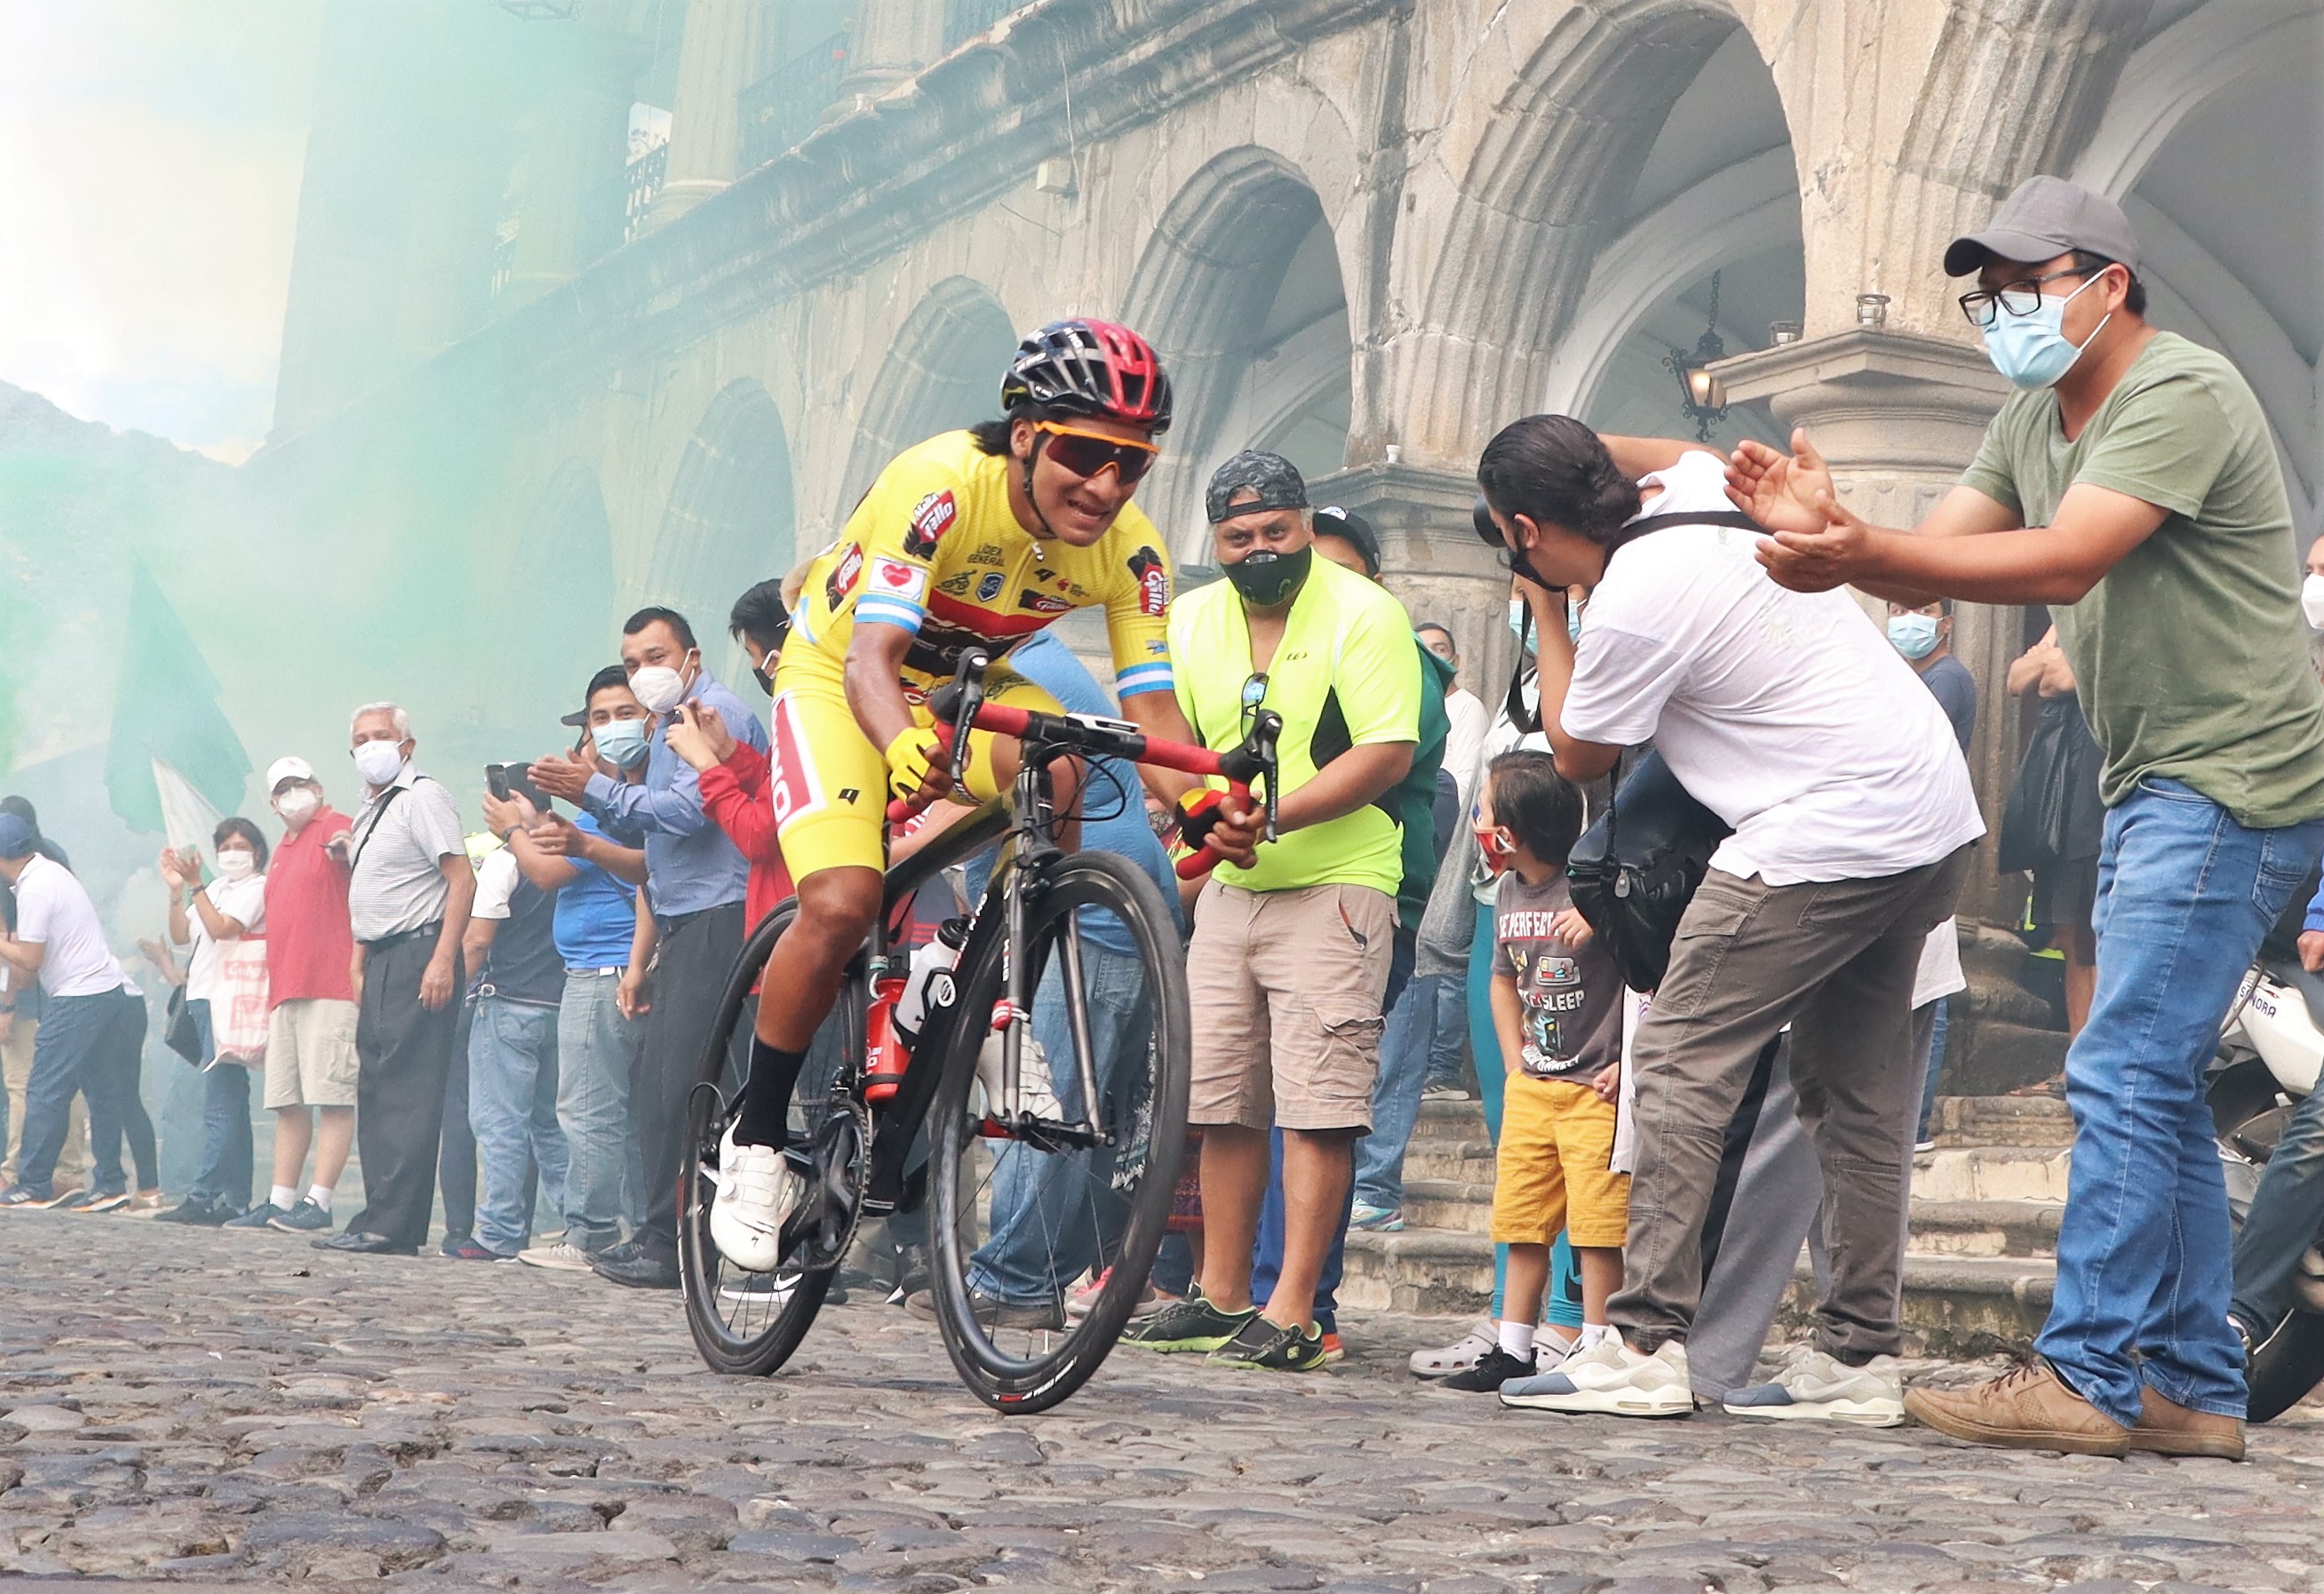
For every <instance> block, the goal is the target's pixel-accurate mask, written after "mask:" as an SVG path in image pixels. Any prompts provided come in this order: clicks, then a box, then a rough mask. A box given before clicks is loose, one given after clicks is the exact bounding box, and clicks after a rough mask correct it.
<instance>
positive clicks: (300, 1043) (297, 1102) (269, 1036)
mask: <svg viewBox="0 0 2324 1594" xmlns="http://www.w3.org/2000/svg"><path fill="white" fill-rule="evenodd" d="M266 1105H267V1106H268V1107H270V1108H273V1107H353V1106H354V1105H355V1003H353V1002H343V1001H334V1000H331V999H329V998H328V997H320V996H318V997H302V998H300V999H299V1000H293V1001H287V1002H278V1003H276V1004H275V1008H274V1011H273V1012H272V1013H270V1014H268V1015H267V1018H266Z"/></svg>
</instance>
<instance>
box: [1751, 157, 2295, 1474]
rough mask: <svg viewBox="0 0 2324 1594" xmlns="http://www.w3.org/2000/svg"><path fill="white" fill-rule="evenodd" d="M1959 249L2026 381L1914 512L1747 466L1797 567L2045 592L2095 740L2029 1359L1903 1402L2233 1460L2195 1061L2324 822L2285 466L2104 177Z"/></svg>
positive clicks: (2033, 595)
mask: <svg viewBox="0 0 2324 1594" xmlns="http://www.w3.org/2000/svg"><path fill="white" fill-rule="evenodd" d="M1944 264H1945V270H1946V272H1948V273H1949V274H1950V275H1954V276H1962V275H1966V274H1968V273H1969V272H1976V273H1977V276H1978V284H1977V288H1976V290H1974V291H1972V292H1969V293H1966V294H1963V295H1962V296H1961V300H1960V304H1961V309H1962V310H1963V312H1964V313H1966V314H1967V315H1968V317H1969V322H1970V324H1971V325H1972V326H1974V327H1977V328H1978V330H1979V331H1980V332H1981V333H1982V334H1983V335H1984V337H1985V343H1986V348H1987V353H1988V354H1989V355H1991V356H1992V359H1993V363H1994V364H1995V366H1996V367H1997V369H1998V370H1999V371H2000V372H2001V373H2002V374H2003V375H2004V376H2006V377H2007V378H2008V379H2009V380H2010V382H2011V383H2012V384H2013V385H2015V387H2016V388H2017V389H2018V390H2019V391H2018V392H2016V393H2015V394H2013V395H2012V396H2011V397H2010V399H2009V400H2008V401H2007V402H2006V403H2005V404H2003V406H2002V408H2001V412H2000V414H1999V415H1997V416H1996V417H1995V418H1994V421H1993V424H1992V425H1991V426H1990V427H1989V428H1987V432H1986V437H1985V442H1984V445H1983V447H1980V448H1979V449H1978V455H1977V458H1976V460H1975V461H1974V462H1973V463H1972V464H1971V465H1970V466H1969V471H1968V473H1967V475H1964V476H1963V477H1962V479H1961V483H1960V485H1959V486H1957V487H1955V488H1954V489H1953V490H1952V491H1951V492H1950V493H1949V494H1947V495H1946V497H1945V498H1944V499H1943V500H1942V501H1941V502H1940V503H1939V504H1938V506H1937V508H1936V511H1935V512H1934V513H1933V514H1932V515H1931V516H1930V517H1929V519H1928V520H1927V521H1925V522H1923V524H1922V525H1921V526H1920V527H1919V529H1918V530H1917V531H1911V532H1907V531H1897V530H1881V529H1878V528H1876V527H1873V526H1869V525H1867V524H1866V523H1865V522H1864V521H1861V520H1859V519H1858V518H1857V517H1856V516H1855V515H1853V514H1851V513H1849V511H1847V510H1845V509H1843V508H1841V507H1840V503H1839V502H1838V498H1837V495H1836V494H1835V493H1834V491H1833V487H1832V479H1831V474H1830V472H1829V471H1828V470H1827V469H1826V467H1825V465H1824V464H1823V461H1822V460H1821V458H1820V457H1819V456H1817V454H1816V452H1815V450H1814V448H1813V447H1812V446H1811V445H1810V444H1809V442H1808V440H1807V438H1806V436H1805V434H1804V433H1794V436H1793V438H1792V447H1793V452H1792V453H1791V454H1789V455H1780V454H1777V453H1775V451H1774V450H1772V449H1769V448H1766V447H1762V446H1759V445H1757V444H1748V443H1747V444H1745V445H1744V446H1743V447H1742V448H1741V449H1740V450H1739V451H1738V453H1737V455H1736V457H1735V462H1734V465H1733V468H1732V469H1731V471H1730V473H1729V479H1730V486H1731V488H1732V492H1733V495H1734V497H1735V499H1736V502H1738V503H1739V504H1741V505H1742V506H1743V507H1745V508H1746V509H1748V510H1749V511H1751V512H1752V513H1753V514H1754V515H1756V516H1757V518H1758V520H1759V521H1760V522H1761V523H1762V524H1764V525H1766V526H1767V527H1769V528H1770V529H1771V530H1774V531H1775V533H1776V535H1775V538H1774V539H1772V540H1769V541H1767V542H1766V543H1763V544H1762V546H1761V553H1760V557H1761V560H1762V562H1763V563H1765V564H1766V567H1768V569H1769V570H1770V571H1771V572H1772V573H1773V574H1774V576H1775V579H1776V580H1778V581H1780V582H1782V583H1784V585H1787V586H1794V587H1798V588H1800V589H1802V590H1805V591H1822V590H1825V589H1828V588H1831V587H1834V586H1838V585H1841V584H1843V583H1847V584H1852V585H1856V586H1858V587H1860V588H1862V589H1864V590H1865V591H1867V592H1868V593H1871V594H1874V595H1875V596H1877V597H1885V598H1888V599H1891V600H1893V601H1896V602H1903V603H1909V604H1914V605H1916V606H1917V605H1921V604H1926V603H1928V602H1929V601H1930V600H1932V599H1933V598H1936V597H1940V596H1943V597H1953V598H1965V599H1968V600H1969V601H1971V602H1974V603H1985V604H2049V605H2051V607H2052V613H2053V615H2054V616H2055V618H2056V621H2057V625H2058V641H2059V644H2060V646H2061V647H2062V648H2063V649H2064V650H2065V652H2066V656H2067V658H2068V659H2070V661H2071V662H2072V664H2073V667H2074V675H2075V678H2076V679H2077V680H2078V681H2079V682H2080V691H2081V698H2082V704H2083V706H2084V708H2085V709H2086V710H2088V712H2089V720H2090V728H2091V730H2092V731H2093V732H2095V733H2097V736H2098V742H2099V744H2100V745H2101V746H2102V747H2104V748H2105V750H2106V769H2105V773H2104V777H2103V779H2102V788H2103V796H2104V797H2105V799H2106V802H2107V808H2108V813H2107V825H2106V837H2105V842H2104V849H2103V851H2102V852H2101V854H2100V857H2099V889H2098V908H2097V912H2096V914H2095V916H2094V917H2095V922H2096V924H2097V926H2098V990H2097V994H2096V997H2095V1000H2094V1002H2093V1005H2092V1008H2091V1011H2090V1017H2089V1025H2088V1026H2087V1027H2085V1028H2084V1029H2083V1031H2082V1032H2081V1034H2080V1036H2079V1037H2076V1039H2075V1041H2074V1045H2073V1046H2072V1048H2071V1050H2070V1051H2069V1052H2068V1054H2067V1056H2066V1094H2067V1100H2068V1101H2069V1102H2070V1105H2071V1106H2072V1108H2073V1111H2074V1123H2075V1138H2074V1153H2073V1181H2072V1184H2071V1185H2070V1188H2069V1192H2068V1199H2067V1203H2066V1213H2065V1219H2064V1221H2063V1224H2062V1226H2061V1230H2060V1233H2059V1237H2058V1282H2057V1291H2056V1295H2055V1296H2054V1299H2053V1301H2052V1306H2051V1310H2050V1320H2049V1322H2048V1324H2047V1326H2045V1327H2044V1328H2043V1331H2042V1336H2041V1339H2040V1340H2039V1341H2038V1342H2037V1345H2036V1349H2037V1350H2039V1351H2040V1352H2041V1357H2040V1359H2036V1360H2034V1361H2033V1362H2032V1363H2030V1364H2028V1365H2027V1366H2026V1367H2024V1368H2019V1369H2017V1370H2016V1371H2015V1372H2012V1373H2010V1374H2009V1375H2008V1376H2007V1377H2002V1378H1998V1379H1996V1380H1994V1381H1993V1382H1991V1383H1988V1384H1983V1385H1979V1386H1978V1387H1974V1388H1970V1389H1964V1390H1959V1391H1951V1392H1940V1391H1933V1390H1915V1391H1914V1392H1913V1393H1912V1394H1911V1395H1910V1396H1908V1397H1907V1401H1906V1405H1907V1409H1909V1410H1910V1411H1911V1412H1912V1413H1913V1414H1914V1415H1916V1416H1918V1417H1919V1418H1920V1419H1921V1420H1922V1421H1923V1422H1924V1423H1927V1424H1930V1425H1931V1426H1932V1427H1935V1428H1938V1429H1941V1431H1943V1432H1944V1433H1950V1434H1952V1435H1954V1436H1956V1437H1958V1438H1963V1439H1969V1440H1973V1441H1977V1442H1983V1443H1988V1444H2001V1445H2012V1446H2017V1447H2021V1448H2025V1449H2036V1450H2054V1451H2077V1452H2083V1453H2089V1454H2098V1455H2121V1454H2123V1453H2124V1452H2125V1451H2155V1452H2159V1453H2161V1454H2164V1455H2208V1456H2228V1457H2239V1456H2241V1455H2242V1454H2243V1449H2244V1442H2243V1424H2242V1416H2243V1412H2244V1407H2245V1386H2244V1377H2243V1363H2244V1349H2243V1347H2242V1346H2241V1345H2240V1344H2239V1343H2238V1342H2237V1337H2236V1332H2235V1331H2234V1329H2233V1327H2232V1325H2231V1324H2230V1322H2229V1320H2228V1316H2227V1304H2228V1286H2229V1270H2228V1269H2229V1262H2228V1258H2229V1247H2228V1223H2227V1196H2226V1193H2225V1191H2224V1188H2223V1187H2222V1184H2221V1181H2220V1176H2219V1162H2218V1153H2217V1151H2216V1150H2215V1149H2214V1147H2213V1146H2212V1125H2211V1117H2210V1113H2209V1110H2208V1109H2207V1107H2206V1106H2205V1104H2204V1095H2203V1071H2204V1067H2205V1065H2206V1064H2207V1063H2208V1062H2209V1059H2210V1057H2211V1054H2212V1051H2213V1048H2214V1047H2215V1046H2216V1045H2217V1042H2218V1030H2219V1022H2220V1019H2221V1018H2222V1017H2223V1016H2224V1015H2225V1013H2226V1011H2227V1004H2228V1002H2229V1001H2230V1000H2233V998H2234V996H2235V991H2236V982H2237V981H2239V980H2240V979H2241V977H2242V975H2243V972H2244V970H2245V969H2246V967H2247V966H2248V965H2249V963H2251V960H2252V958H2253V955H2254V954H2255V952H2256V951H2257V950H2258V947H2259V943H2260V939H2261V936H2262V935H2264V933H2265V931H2266V930H2267V928H2268V927H2269V926H2270V925H2271V924H2272V923H2273V921H2274V919H2275V917H2276V916H2277V915H2278V914H2279V913H2280V912H2281V911H2282V908H2283V907H2284V904H2285V902H2286V901H2287V900H2288V899H2289V898H2290V897H2291V895H2292V891H2293V890H2294V889H2297V887H2298V886H2299V884H2300V881H2301V875H2302V874H2303V872H2304V871H2306V870H2307V869H2308V867H2309V866H2310V864H2311V863H2313V862H2314V861H2315V860H2316V856H2317V852H2318V849H2319V846H2324V689H2319V686H2318V684H2317V680H2316V677H2315V675H2314V674H2313V673H2312V672H2311V671H2310V668H2309V667H2308V651H2307V631H2306V629H2305V628H2304V627H2303V625H2302V624H2301V613H2300V604H2299V570H2300V556H2299V552H2298V550H2297V549H2296V548H2294V547H2293V544H2292V513H2291V508H2290V505H2289V502H2288V501H2287V499H2286V497H2285V493H2284V486H2283V478H2282V472H2281V471H2280V469H2279V468H2278V466H2277V464H2276V456H2275V451H2274V448H2273V445H2272V444H2271V442H2270V439H2269V436H2268V428H2267V422H2266V419H2265V418H2264V415H2263V414H2262V413H2261V410H2260V406H2259V401H2258V400H2257V399H2256V398H2255V397H2254V396H2253V393H2252V391H2251V388H2250V386H2249V384H2248V383H2246V382H2245V381H2244V379H2243V377H2242V375H2241V374H2240V373H2238V372H2237V371H2236V368H2235V367H2234V366H2233V365H2231V364H2228V363H2227V360H2226V359H2225V358H2224V357H2222V356H2221V355H2217V354H2214V353H2213V352H2211V351H2210V350H2209V349H2206V348H2203V347H2200V346H2198V345H2196V344H2193V343H2190V342H2189V341H2188V340H2187V339H2185V338H2183V337H2180V336H2175V335H2174V334H2172V333H2169V332H2162V331H2158V330H2157V329H2156V328H2154V327H2152V326H2150V325H2148V324H2147V321H2146V319H2145V313H2144V312H2145V308H2146V290H2145V287H2144V284H2142V283H2141V282H2140V281H2139V280H2138V242H2137V239H2136V238H2135V237H2134V236H2133V235H2132V234H2131V230H2130V224H2129V223H2128V222H2127V221H2126V219H2125V218H2124V217H2123V214H2122V211H2121V209H2120V208H2119V207H2116V205H2115V203H2114V202H2113V201H2112V200H2110V199H2108V198H2107V197H2106V196H2104V195H2103V194H2098V193H2095V192H2093V191H2091V190H2090V189H2085V188H2083V187H2081V186H2080V184H2077V183H2070V182H2067V181H2064V180H2061V179H2058V178H2053V177H2037V178H2034V179H2033V180H2030V181H2028V182H2026V183H2024V185H2022V186H2021V187H2020V188H2019V189H2017V191H2016V192H2015V193H2013V194H2012V195H2010V196H2009V198H2007V199H2006V201H2004V202H2003V204H2002V206H2001V207H2000V209H1999V210H1997V212H1996V213H1995V215H1994V217H1993V222H1992V225H1991V226H1988V227H1987V228H1986V229H1985V230H1984V231H1982V232H1978V233H1972V234H1970V235H1968V236H1966V237H1963V238H1959V239H1956V240H1955V241H1954V242H1953V244H1952V245H1951V246H1950V248H1949V249H1947V250H1946V252H1945V261H1944Z"/></svg>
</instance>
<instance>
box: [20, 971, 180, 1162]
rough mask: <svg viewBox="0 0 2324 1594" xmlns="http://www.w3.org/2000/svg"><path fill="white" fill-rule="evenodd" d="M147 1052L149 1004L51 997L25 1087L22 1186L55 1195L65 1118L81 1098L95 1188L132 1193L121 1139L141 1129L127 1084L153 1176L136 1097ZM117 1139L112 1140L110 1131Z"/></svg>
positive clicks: (125, 996)
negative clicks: (127, 1101) (130, 1129)
mask: <svg viewBox="0 0 2324 1594" xmlns="http://www.w3.org/2000/svg"><path fill="white" fill-rule="evenodd" d="M144 1044H145V1004H144V1002H143V1001H142V1000H139V999H138V998H136V997H134V996H132V995H130V994H129V993H128V991H126V990H121V989H119V988H115V990H107V991H102V992H99V993H98V994H97V995H95V996H52V997H50V998H49V999H48V1000H47V1002H46V1003H45V1004H44V1006H43V1009H42V1014H41V1031H40V1034H39V1036H38V1037H36V1038H35V1039H34V1040H33V1042H32V1077H31V1078H30V1079H29V1080H27V1081H26V1082H25V1085H24V1138H23V1150H22V1152H21V1153H20V1154H19V1155H20V1160H19V1161H18V1163H17V1167H16V1182H17V1183H18V1184H23V1186H25V1187H26V1188H27V1189H30V1190H33V1191H38V1192H41V1193H44V1194H53V1193H55V1192H54V1191H53V1189H52V1188H51V1184H50V1180H51V1179H52V1178H53V1177H54V1176H55V1175H56V1169H57V1154H58V1153H59V1152H60V1151H62V1150H63V1149H64V1143H65V1128H66V1123H67V1111H66V1110H67V1109H68V1108H69V1107H70V1106H71V1105H72V1099H73V1096H74V1093H75V1092H78V1093H79V1094H80V1095H82V1096H84V1097H86V1098H87V1099H88V1129H89V1142H90V1147H89V1153H90V1166H89V1184H90V1186H91V1187H92V1188H94V1189H97V1190H104V1191H120V1190H125V1189H127V1188H128V1183H127V1180H126V1178H125V1176H124V1174H123V1172H122V1167H121V1135H122V1130H123V1129H124V1127H127V1126H128V1125H129V1124H131V1123H132V1122H134V1121H135V1120H134V1119H131V1118H130V1115H129V1111H128V1108H127V1107H125V1106H124V1103H123V1101H122V1100H121V1094H122V1091H123V1089H124V1082H125V1083H126V1088H127V1090H128V1091H129V1092H130V1094H131V1098H132V1102H131V1104H132V1105H134V1106H135V1109H136V1119H142V1120H143V1121H144V1123H145V1136H144V1140H143V1145H142V1147H141V1146H140V1145H139V1144H138V1143H137V1142H136V1141H135V1140H134V1138H133V1140H132V1145H131V1149H132V1150H133V1151H142V1153H143V1155H142V1157H141V1159H140V1165H139V1166H140V1172H141V1173H143V1172H147V1171H150V1166H151V1164H152V1156H153V1149H152V1147H153V1126H152V1120H151V1119H145V1116H144V1115H145V1109H144V1106H143V1103H142V1102H136V1101H135V1100H134V1097H135V1092H136V1089H137V1073H138V1053H139V1051H140V1049H141V1048H142V1047H143V1046H144ZM107 1129H110V1131H111V1132H110V1133H109V1134H108V1133H106V1130H107Z"/></svg>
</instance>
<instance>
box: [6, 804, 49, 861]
mask: <svg viewBox="0 0 2324 1594" xmlns="http://www.w3.org/2000/svg"><path fill="white" fill-rule="evenodd" d="M39 843H40V837H38V836H36V835H34V834H32V826H31V825H27V824H25V823H24V822H23V820H22V819H19V818H18V817H16V815H14V814H0V858H23V857H27V856H29V855H30V854H31V852H32V849H33V848H34V847H35V846H37V845H38V844H39Z"/></svg>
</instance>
